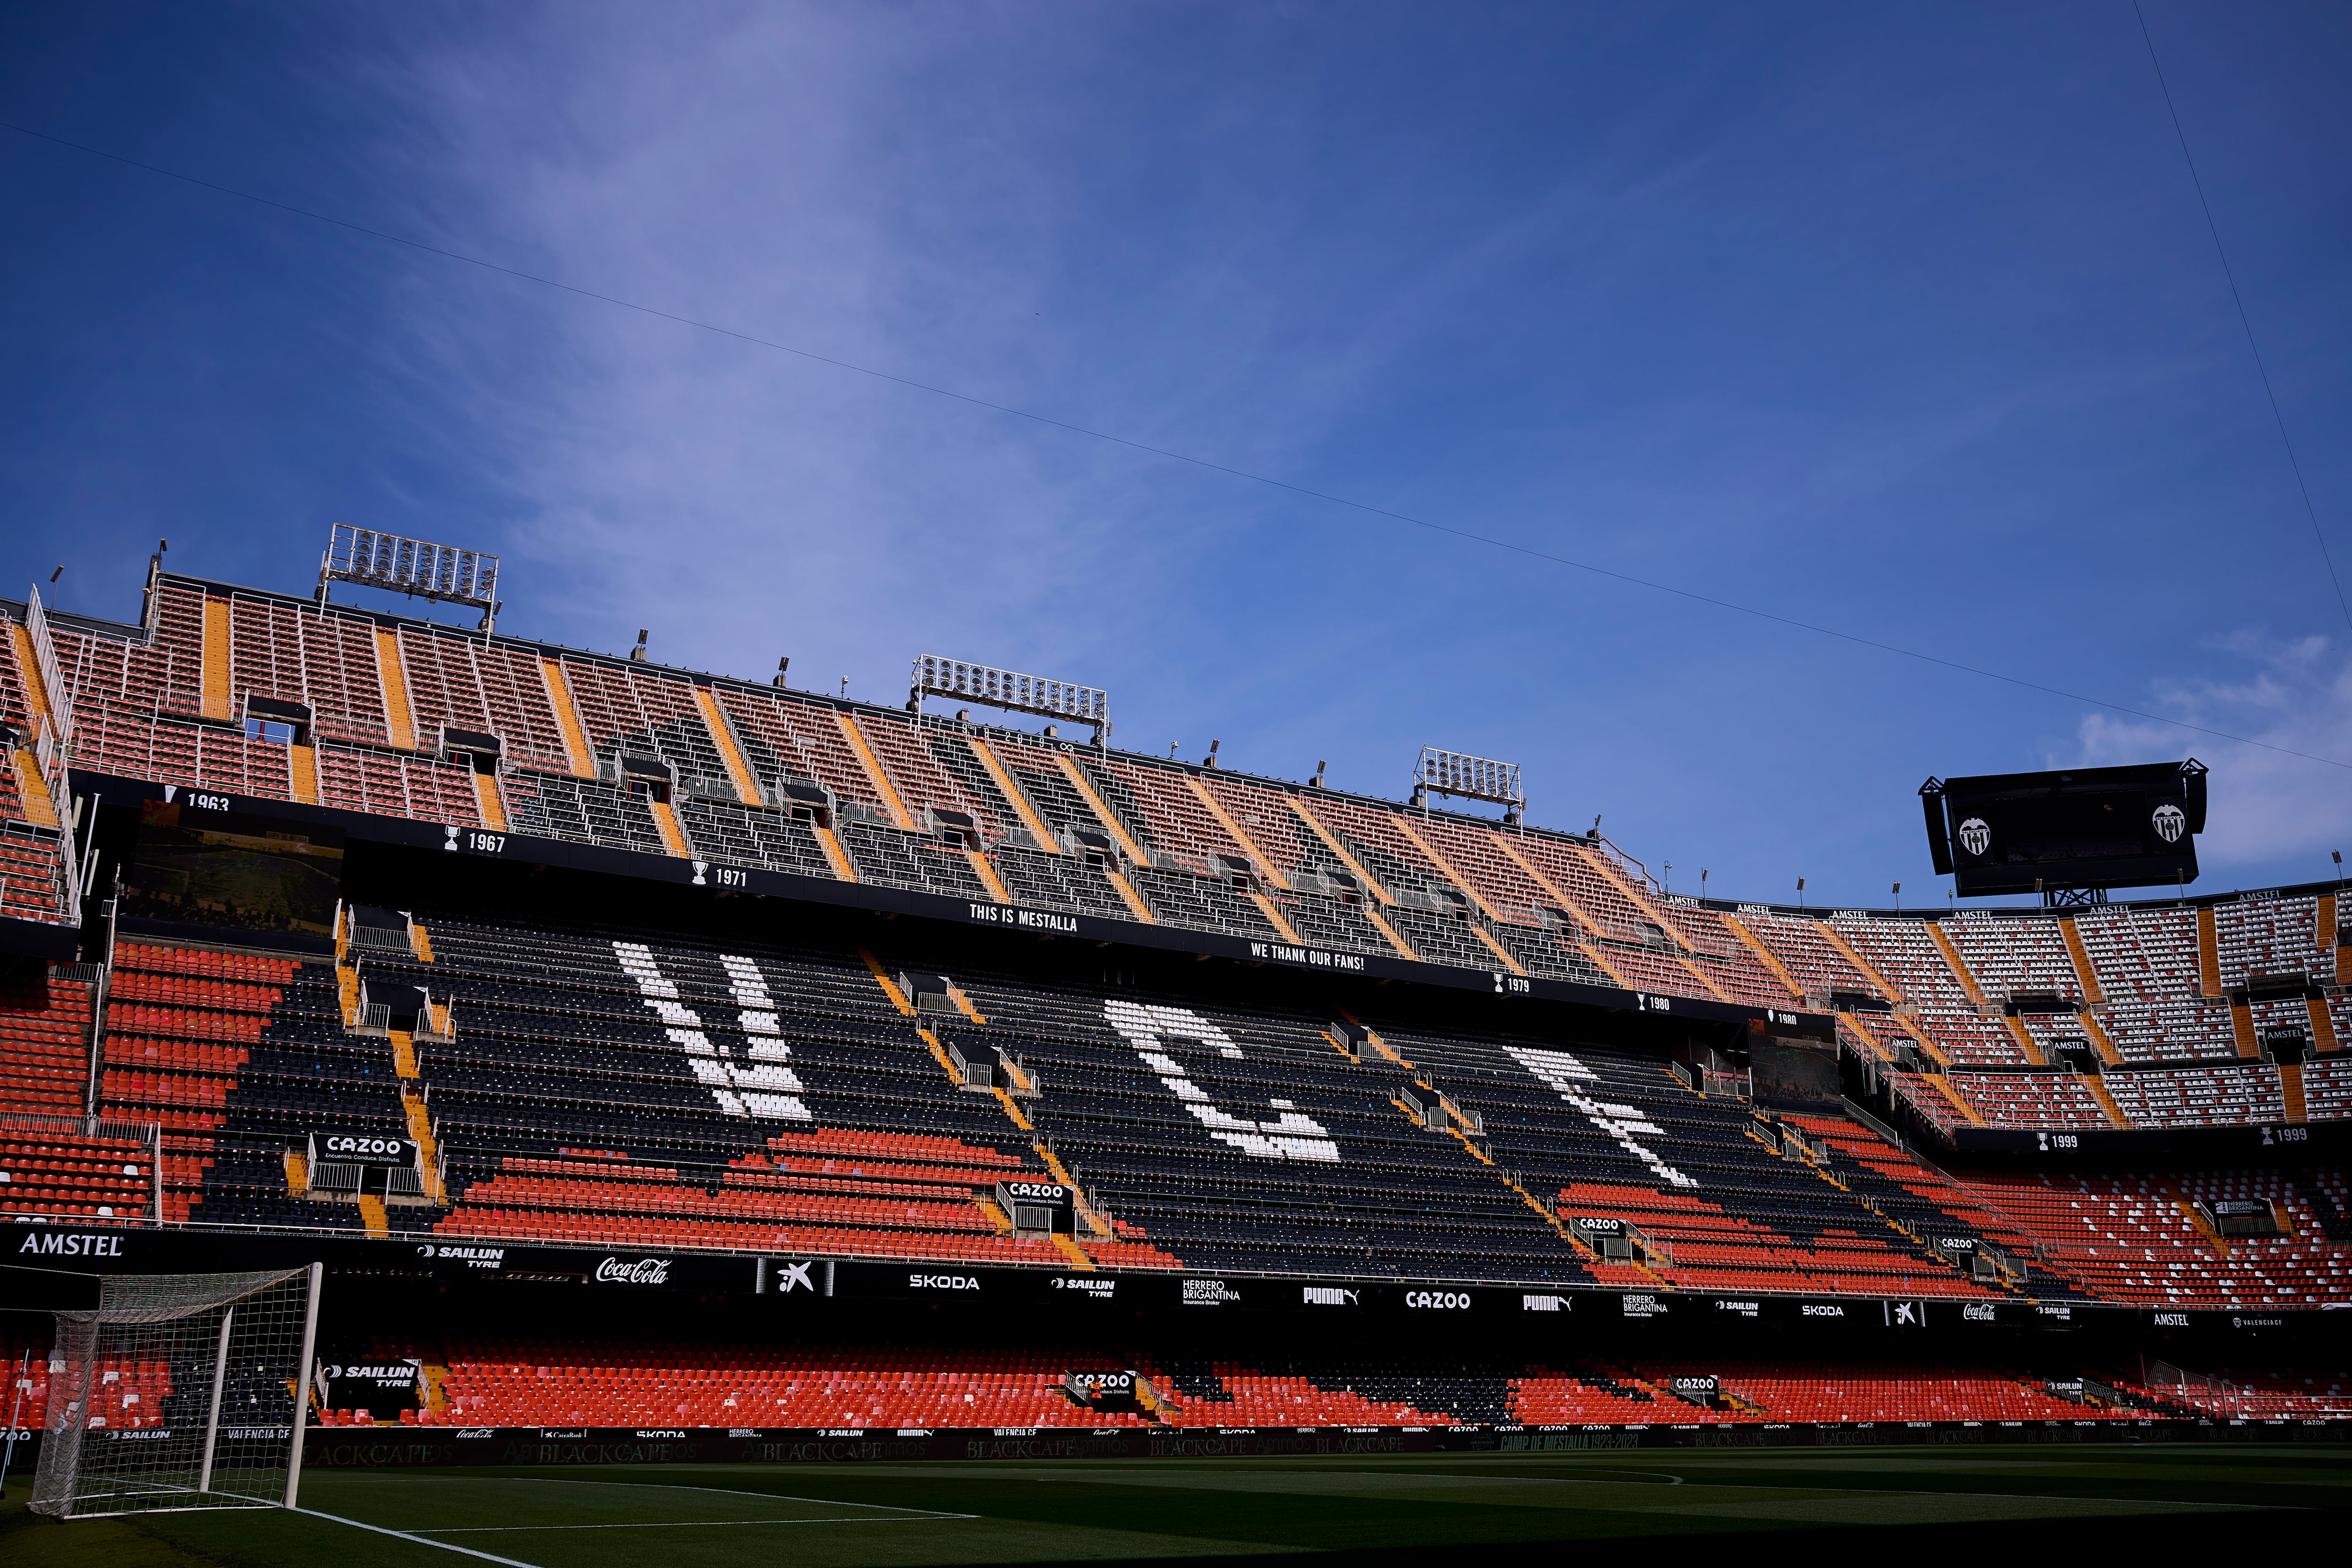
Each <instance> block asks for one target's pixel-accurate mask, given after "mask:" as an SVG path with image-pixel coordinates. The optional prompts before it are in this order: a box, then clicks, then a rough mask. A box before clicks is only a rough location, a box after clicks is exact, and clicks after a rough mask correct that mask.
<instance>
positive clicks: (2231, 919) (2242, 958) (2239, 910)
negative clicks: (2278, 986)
mask: <svg viewBox="0 0 2352 1568" xmlns="http://www.w3.org/2000/svg"><path fill="white" fill-rule="evenodd" d="M2328 901H2329V902H2331V903H2332V902H2334V901H2335V900H2328ZM2320 902H2321V900H2318V899H2317V898H2315V897H2313V896H2311V895H2309V894H2305V895H2303V896H2301V897H2290V898H2279V897H2276V896H2272V897H2268V898H2258V897H2255V896H2253V895H2252V894H2248V895H2246V896H2245V897H2242V898H2240V899H2238V900H2233V901H2231V902H2230V903H2225V904H2217V905H2215V906H2214V908H2213V928H2214V937H2215V950H2216V956H2217V957H2218V958H2219V960H2220V963H2221V988H2222V989H2223V990H2224V991H2238V990H2242V989H2244V988H2245V986H2246V984H2248V982H2249V981H2251V980H2253V979H2255V978H2257V977H2259V976H2263V975H2290V974H2291V975H2301V976H2304V977H2305V978H2307V979H2310V980H2314V981H2333V980H2335V978H2336V951H2335V950H2336V933H2335V931H2332V930H2331V931H2326V932H2322V931H2320V930H2319V905H2320Z"/></svg>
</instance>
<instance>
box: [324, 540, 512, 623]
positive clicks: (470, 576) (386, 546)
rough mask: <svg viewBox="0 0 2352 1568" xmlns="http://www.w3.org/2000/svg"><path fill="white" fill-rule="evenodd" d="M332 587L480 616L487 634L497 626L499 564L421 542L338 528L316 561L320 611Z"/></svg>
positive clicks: (492, 557)
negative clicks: (384, 593)
mask: <svg viewBox="0 0 2352 1568" xmlns="http://www.w3.org/2000/svg"><path fill="white" fill-rule="evenodd" d="M331 583H357V584H360V585H361V586H362V587H366V588H385V589H389V590H391V591H392V592H393V593H395V594H405V595H408V596H409V597H410V598H412V599H432V600H435V601H436V602H438V603H441V604H445V605H471V606H472V607H473V608H475V609H478V610H479V611H481V612H482V624H481V630H483V631H486V632H487V631H489V630H491V629H492V628H493V627H494V626H495V625H496V624H497V618H498V613H499V558H498V557H497V556H495V555H485V554H483V553H482V552H480V551H478V550H459V549H457V547H456V546H454V545H448V544H429V543H427V542H425V541H424V540H422V539H404V538H402V537H401V536H400V535H399V534H396V533H379V532H377V531H375V530H374V529H372V528H354V527H352V525H351V524H349V523H342V522H339V523H337V524H335V525H334V529H333V531H331V533H330V534H329V535H328V536H327V553H326V554H325V555H323V556H321V557H320V561H319V604H320V607H321V608H324V607H325V605H326V603H327V586H328V584H331Z"/></svg>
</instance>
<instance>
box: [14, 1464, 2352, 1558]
mask: <svg viewBox="0 0 2352 1568" xmlns="http://www.w3.org/2000/svg"><path fill="white" fill-rule="evenodd" d="M28 1490H29V1485H28V1482H27V1479H26V1478H24V1477H22V1476H19V1477H16V1478H13V1479H12V1482H11V1485H10V1488H9V1496H8V1498H7V1500H6V1501H5V1505H0V1561H5V1562H6V1563H8V1564H9V1568H210V1565H231V1568H467V1565H468V1564H480V1563H483V1562H484V1561H485V1560H489V1561H494V1562H499V1563H509V1564H521V1565H524V1568H685V1565H701V1564H709V1565H710V1568H754V1565H758V1568H772V1565H775V1564H781V1563H789V1564H793V1565H794V1568H800V1565H803V1564H805V1565H809V1568H829V1565H833V1564H840V1565H843V1568H859V1565H863V1564H900V1563H904V1564H928V1563H1065V1562H1069V1563H1076V1562H1094V1561H1103V1562H1112V1561H1121V1562H1139V1561H1140V1562H1148V1561H1155V1560H1158V1561H1171V1560H1178V1559H1218V1558H1223V1559H1228V1560H1231V1559H1235V1558H1239V1559H1244V1560H1246V1559H1251V1558H1260V1557H1274V1556H1289V1555H1300V1554H1327V1555H1328V1554H1338V1555H1344V1556H1348V1557H1353V1558H1358V1559H1360V1560H1373V1561H1377V1560H1380V1559H1382V1558H1393V1559H1394V1560H1396V1561H1398V1562H1400V1563H1402V1562H1406V1561H1420V1562H1428V1561H1432V1560H1435V1559H1439V1558H1457V1557H1469V1556H1479V1557H1485V1558H1487V1559H1489V1560H1495V1561H1518V1560H1528V1561H1533V1560H1535V1559H1536V1557H1537V1556H1538V1554H1541V1555H1542V1556H1544V1557H1545V1558H1548V1559H1550V1560H1558V1556H1559V1554H1558V1552H1557V1551H1556V1548H1557V1547H1558V1546H1559V1544H1563V1543H1567V1542H1580V1541H1591V1542H1608V1543H1613V1544H1614V1545H1616V1546H1617V1547H1619V1548H1620V1549H1621V1550H1623V1549H1627V1548H1632V1547H1633V1546H1635V1544H1636V1543H1637V1542H1652V1543H1654V1544H1656V1545H1663V1546H1680V1547H1682V1548H1684V1549H1685V1551H1688V1550H1689V1549H1692V1548H1696V1549H1699V1550H1704V1551H1710V1552H1717V1553H1720V1552H1726V1551H1732V1550H1737V1549H1738V1547H1740V1546H1743V1545H1760V1546H1765V1547H1767V1548H1768V1549H1771V1550H1786V1549H1790V1548H1794V1547H1799V1546H1802V1545H1812V1544H1818V1545H1827V1546H1834V1547H1840V1548H1843V1549H1846V1550H1852V1549H1854V1548H1857V1547H1864V1548H1866V1547H1868V1546H1872V1545H1877V1546H1882V1547H1883V1546H1888V1545H1895V1546H1900V1547H1902V1548H1904V1549H1906V1550H1917V1549H1923V1548H1926V1547H1929V1546H1932V1545H1942V1546H1947V1547H1950V1548H1954V1549H1961V1548H1966V1549H1969V1550H1971V1551H1974V1552H1983V1553H1985V1554H1988V1555H1990V1554H1996V1553H1998V1554H2000V1555H2011V1554H2014V1553H2016V1552H2040V1551H2047V1550H2051V1549H2060V1550H2066V1551H2070V1552H2087V1551H2097V1552H2102V1553H2105V1554H2108V1555H2112V1553H2114V1552H2116V1551H2119V1550H2121V1551H2151V1550H2156V1549H2159V1548H2170V1549H2172V1550H2173V1551H2174V1552H2180V1551H2183V1550H2191V1549H2198V1550H2210V1551H2211V1552H2215V1553H2220V1552H2231V1553H2232V1555H2233V1556H2234V1555H2238V1554H2242V1552H2243V1550H2244V1549H2245V1548H2246V1546H2247V1545H2248V1544H2250V1543H2251V1542H2254V1541H2261V1542H2264V1544H2265V1550H2266V1551H2267V1550H2274V1549H2277V1548H2279V1547H2283V1546H2284V1545H2285V1544H2286V1543H2287V1542H2291V1541H2292V1542H2300V1543H2303V1544H2304V1545H2305V1547H2306V1548H2307V1549H2309V1550H2318V1551H2325V1552H2326V1553H2327V1556H2328V1558H2330V1559H2333V1558H2336V1555H2337V1554H2338V1553H2339V1552H2341V1551H2342V1549H2343V1544H2344V1541H2345V1537H2344V1535H2343V1533H2342V1529H2343V1526H2344V1525H2345V1524H2346V1523H2347V1518H2346V1513H2347V1506H2352V1445H2340V1444H2310V1443H2304V1444H2279V1445H2263V1444H2249V1443H2232V1444H2223V1445H2210V1446H2209V1445H2188V1444H2164V1445H2149V1446H2146V1447H2130V1446H2122V1445H2114V1446H2108V1445H2100V1446H2089V1445H2084V1446H2069V1447H2023V1446H2021V1447H1870V1448H1748V1449H1701V1450H1689V1451H1684V1450H1675V1449H1637V1450H1615V1451H1602V1452H1580V1453H1566V1454H1540V1455H1534V1454H1531V1455H1488V1454H1480V1455H1412V1456H1398V1457H1381V1458H1346V1459H1337V1458H1297V1459H1235V1460H1217V1459H1187V1460H1177V1461H1147V1460H1099V1461H1069V1462H1055V1463H1019V1462H988V1463H971V1464H959V1463H924V1464H872V1465H864V1464H859V1465H840V1466H830V1467H817V1466H809V1467H799V1468H783V1467H773V1466H760V1467H753V1466H741V1465H726V1466H662V1467H611V1468H593V1469H591V1468H579V1469H561V1470H557V1469H546V1470H509V1469H499V1470H488V1469H466V1470H440V1471H430V1470H382V1471H351V1470H324V1471H317V1470H314V1471H312V1472H311V1473H310V1475H309V1476H307V1477H306V1478H305V1479H304V1481H303V1489H302V1499H303V1503H304V1505H305V1508H306V1510H311V1511H307V1512H304V1513H286V1512H283V1511H281V1510H250V1511H240V1512H219V1513H179V1514H163V1515H153V1516H149V1517H146V1518H143V1519H138V1520H91V1521H77V1522H74V1523H69V1524H58V1523H56V1522H53V1521H48V1520H45V1519H38V1518H35V1517H33V1516H30V1515H28V1514H26V1512H25V1510H24V1503H25V1496H26V1492H27V1491H28ZM327 1516H332V1517H327ZM371 1526H372V1527H373V1528H372V1529H371V1528H364V1527H371ZM2233 1542H2234V1543H2235V1544H2234V1546H2233V1545H2232V1544H2231V1543H2233ZM451 1548H457V1549H461V1550H457V1551H453V1550H450V1549H451ZM2221 1568H2228V1564H2226V1563H2224V1564H2222V1565H2221Z"/></svg>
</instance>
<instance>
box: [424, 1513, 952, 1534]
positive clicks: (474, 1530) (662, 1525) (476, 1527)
mask: <svg viewBox="0 0 2352 1568" xmlns="http://www.w3.org/2000/svg"><path fill="white" fill-rule="evenodd" d="M938 1517H940V1518H941V1519H978V1518H979V1517H980V1515H978V1514H976V1513H943V1514H940V1515H939V1516H938ZM929 1522H930V1521H929V1519H670V1520H661V1521H656V1522H654V1523H650V1524H636V1523H616V1524H467V1525H454V1526H451V1527H448V1528H446V1529H442V1530H429V1531H420V1532H419V1533H421V1534H425V1535H492V1534H499V1533H503V1532H507V1531H531V1530H703V1529H711V1528H716V1527H717V1526H719V1525H727V1524H928V1523H929Z"/></svg>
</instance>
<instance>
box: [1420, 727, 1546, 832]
mask: <svg viewBox="0 0 2352 1568" xmlns="http://www.w3.org/2000/svg"><path fill="white" fill-rule="evenodd" d="M1433 794H1435V795H1455V796H1458V797H1460V798H1461V799H1464V800H1486V801H1492V802H1494V803H1495V804H1496V805H1499V806H1501V807H1503V820H1504V822H1506V823H1507V824H1508V825H1509V826H1513V827H1517V826H1519V824H1520V823H1522V822H1524V821H1525V820H1526V819H1527V815H1528V796H1527V792H1526V791H1525V790H1523V789H1521V788H1520V787H1519V764H1518V763H1498V762H1496V761H1494V760H1493V759H1491V758H1488V757H1473V756H1468V755H1466V754H1465V753H1463V752H1441V751H1439V750H1438V749H1437V748H1436V747H1435V746H1423V748H1422V749H1421V761H1420V763H1417V764H1415V766H1414V768H1413V770H1412V804H1413V805H1415V806H1417V807H1419V808H1421V809H1422V810H1423V811H1426V810H1428V809H1429V797H1430V796H1431V795H1433Z"/></svg>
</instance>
